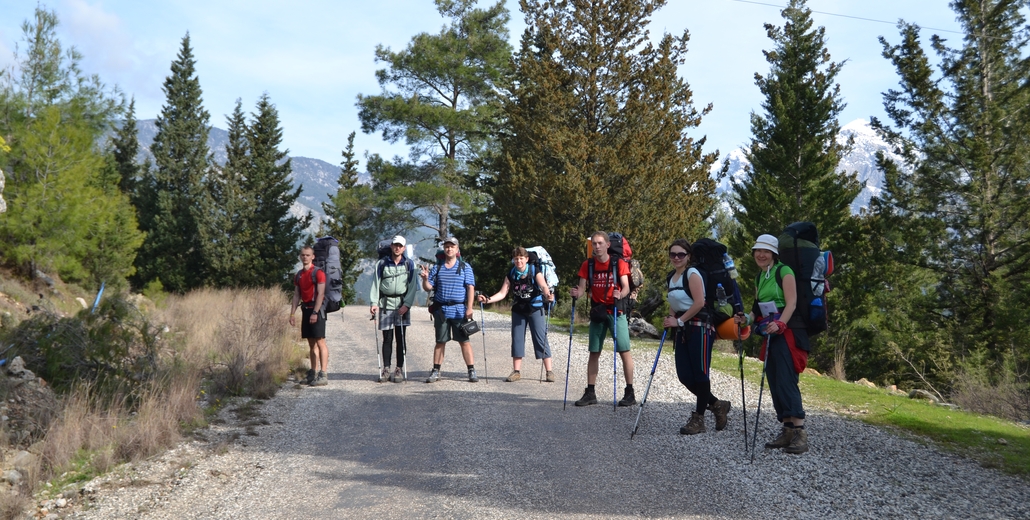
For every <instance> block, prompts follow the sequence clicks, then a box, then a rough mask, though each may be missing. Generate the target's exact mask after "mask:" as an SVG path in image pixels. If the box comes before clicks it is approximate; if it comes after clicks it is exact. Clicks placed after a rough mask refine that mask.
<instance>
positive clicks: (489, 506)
mask: <svg viewBox="0 0 1030 520" xmlns="http://www.w3.org/2000/svg"><path fill="white" fill-rule="evenodd" d="M414 312H415V313H416V314H415V320H414V321H415V323H414V324H413V326H412V327H411V328H410V329H409V333H408V350H409V352H408V358H409V363H408V364H409V377H410V381H409V382H407V383H404V384H393V383H381V384H380V383H375V382H373V377H374V375H375V374H376V350H375V348H376V347H375V343H374V341H373V327H372V324H371V322H369V321H368V319H367V316H368V314H367V309H365V308H363V307H359V306H353V307H348V308H347V309H345V310H344V312H342V313H337V314H335V315H333V316H331V318H330V323H329V327H328V343H329V347H330V352H331V354H330V369H331V370H330V374H329V379H330V381H329V386H327V387H321V388H307V387H300V386H298V385H293V384H288V385H286V386H284V388H283V390H282V391H280V392H279V394H278V395H277V396H276V397H275V398H274V399H273V400H271V401H269V402H268V403H266V404H264V405H263V408H262V412H263V415H264V416H265V417H266V418H268V422H269V423H270V424H269V425H266V426H258V427H256V428H254V427H252V428H251V429H252V431H251V435H242V436H238V438H237V435H238V434H237V435H232V436H228V437H226V438H227V439H229V440H231V442H227V443H222V444H221V448H220V449H219V448H215V449H212V448H211V445H212V444H213V443H211V442H201V441H191V442H188V443H185V444H183V445H182V446H180V447H179V448H177V449H175V450H172V451H171V452H168V453H166V454H164V455H162V456H161V457H158V458H155V459H153V460H150V461H146V462H144V463H140V464H136V465H133V466H131V467H127V468H125V469H123V470H121V471H120V472H117V473H116V474H114V475H111V476H108V477H106V478H105V479H104V480H100V481H96V482H94V483H91V484H89V485H88V486H87V489H88V493H87V494H88V496H90V497H91V500H90V504H89V506H88V507H87V508H85V509H80V510H79V511H78V512H76V513H75V514H74V515H73V516H75V517H78V518H105V519H107V518H153V519H158V518H160V519H165V518H167V519H180V518H204V519H208V518H251V519H263V518H277V519H279V518H297V519H305V520H307V519H312V518H381V519H392V518H476V519H488V518H516V517H517V518H557V517H562V518H629V517H645V518H770V519H774V518H775V519H782V518H819V519H827V518H1030V484H1028V483H1027V482H1025V481H1022V480H1019V479H1017V478H1013V477H1009V476H1006V475H1003V474H1001V473H999V472H997V471H994V470H990V469H984V468H982V467H980V466H979V465H977V464H976V463H975V462H972V461H968V460H965V459H962V458H959V457H955V456H952V455H949V454H944V453H941V452H938V451H935V450H933V449H930V448H927V447H925V446H923V445H921V444H918V443H916V442H912V441H909V440H904V439H900V438H898V437H896V436H894V435H891V434H889V433H886V432H884V431H881V430H878V429H876V428H872V427H870V426H866V425H864V424H862V423H860V422H858V421H854V420H850V419H846V418H842V417H839V416H837V415H834V414H831V413H828V412H821V411H819V410H811V411H810V414H809V421H808V422H807V423H806V426H807V428H808V429H809V435H810V444H811V450H810V451H809V452H808V453H807V454H804V455H801V456H791V455H787V454H784V453H781V452H780V451H778V450H776V451H772V450H768V451H767V450H763V449H762V447H761V444H762V443H763V442H765V441H766V440H768V439H770V438H771V437H772V436H773V435H774V434H775V433H776V430H777V425H776V424H775V423H774V420H773V417H772V416H773V413H772V411H771V410H772V403H771V402H770V401H769V400H768V393H766V400H765V402H764V403H763V408H762V423H761V425H760V434H759V438H758V441H759V447H758V454H757V457H756V459H755V461H754V463H753V464H750V463H749V459H748V458H747V457H746V456H745V455H744V452H743V443H744V433H743V422H742V418H741V417H742V416H741V413H740V410H741V406H740V404H741V403H740V380H739V379H734V378H733V377H732V376H729V375H724V374H719V373H716V374H714V376H713V392H714V393H715V394H716V395H717V396H718V397H720V398H722V399H728V400H730V401H731V402H732V403H733V411H732V412H731V414H730V424H729V427H728V428H727V429H726V430H724V431H721V432H716V431H715V430H714V423H713V419H712V418H711V415H709V416H708V418H707V420H708V432H707V433H705V434H700V435H695V436H681V435H679V432H678V431H679V427H680V426H681V425H682V424H683V423H685V422H686V420H687V419H688V418H689V414H690V410H691V409H692V408H693V405H694V404H693V403H694V400H693V397H692V396H690V395H689V394H688V393H687V391H686V390H685V389H684V388H683V387H682V386H681V385H680V384H679V383H678V381H677V380H676V377H675V372H674V367H673V359H672V355H671V354H672V353H671V350H670V349H668V347H669V346H670V345H669V343H666V347H667V348H666V350H665V351H664V352H663V355H662V358H661V361H660V363H659V368H658V372H657V375H656V376H655V380H654V385H653V386H652V388H651V394H650V397H649V399H648V402H647V406H646V408H645V411H644V418H643V420H642V421H641V425H640V430H639V431H638V433H637V435H636V437H635V438H634V439H633V440H630V431H631V429H632V427H633V423H634V420H635V419H636V416H637V410H638V408H637V407H636V406H633V407H630V408H619V409H617V410H613V409H612V406H610V405H606V404H605V403H611V398H612V386H611V382H612V380H611V373H612V365H611V363H612V356H611V349H610V346H611V345H610V342H609V344H608V348H607V349H606V350H605V355H603V356H602V357H601V372H600V373H601V375H600V377H599V379H598V387H597V394H598V399H599V401H600V402H601V404H599V405H597V406H590V407H586V408H577V407H574V406H572V401H574V400H575V399H578V398H579V397H580V395H581V394H582V391H583V388H584V386H585V384H586V345H585V343H582V342H579V341H578V340H577V341H576V342H575V343H574V344H573V346H572V370H571V374H570V383H569V406H568V408H567V409H565V410H563V409H562V395H563V391H564V388H565V387H564V374H565V366H566V353H567V349H568V344H569V337H568V333H567V331H565V332H562V331H559V330H553V331H552V332H551V334H550V336H549V337H550V341H551V345H552V346H553V347H554V361H555V373H556V374H558V375H559V378H558V382H557V383H541V382H539V381H538V379H537V377H538V371H539V369H540V364H539V362H537V361H536V360H533V359H530V358H527V360H526V362H525V364H524V366H523V379H522V380H521V381H519V382H517V383H506V382H504V377H505V376H507V375H508V373H509V372H510V370H511V358H510V350H509V344H510V343H509V332H508V331H509V323H510V322H509V318H508V317H505V316H501V315H491V314H490V313H487V315H486V329H487V330H486V334H485V338H486V351H487V360H486V361H487V362H488V365H486V364H485V363H484V360H483V349H484V346H483V345H484V339H483V338H484V336H482V335H479V334H477V335H475V336H474V337H473V338H472V340H473V343H472V344H473V347H474V352H475V356H476V367H477V369H478V370H479V375H480V378H481V379H480V382H478V383H469V382H468V381H467V380H466V378H465V368H464V363H463V362H462V360H461V353H460V350H459V349H458V347H457V344H455V343H451V344H449V345H448V348H447V356H446V359H445V361H444V366H443V375H444V378H443V380H441V381H440V382H438V383H434V384H425V383H423V380H424V378H425V377H426V375H428V371H429V369H430V368H431V366H432V342H433V339H432V337H433V335H432V324H431V322H430V321H429V317H428V314H426V311H425V309H424V308H417V309H415V311H414ZM341 315H342V318H341ZM478 317H479V313H478V311H477V318H478ZM634 350H636V355H635V356H634V357H635V360H636V375H635V377H636V381H635V383H636V384H635V387H636V388H637V398H638V399H640V398H641V397H642V396H643V393H644V388H645V387H646V385H647V378H648V374H649V373H650V370H651V366H652V362H653V359H654V349H653V348H648V349H640V350H637V349H634ZM484 365H486V366H484ZM487 372H488V374H487ZM618 372H619V378H620V382H619V397H621V393H622V388H623V386H624V384H623V382H622V381H621V379H622V368H621V367H619V370H618ZM484 375H487V376H488V377H483V376H484ZM757 394H758V392H757V388H755V387H754V386H753V385H752V386H750V387H749V389H748V401H749V402H748V405H747V410H748V416H749V422H748V423H749V431H751V432H753V431H754V424H753V423H754V419H755V415H754V410H755V405H756V400H757ZM228 432H229V427H228V426H214V427H212V429H211V432H209V433H208V436H209V437H211V438H215V437H217V436H219V435H228Z"/></svg>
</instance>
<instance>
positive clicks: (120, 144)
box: [111, 98, 140, 195]
mask: <svg viewBox="0 0 1030 520" xmlns="http://www.w3.org/2000/svg"><path fill="white" fill-rule="evenodd" d="M111 148H112V150H111V152H112V155H113V157H114V163H115V165H116V168H117V170H118V187H119V188H120V189H121V190H122V193H126V194H128V195H132V193H134V192H135V191H136V182H138V180H139V175H140V165H139V163H137V162H136V154H138V153H139V139H138V137H137V130H136V99H135V98H133V99H132V100H131V101H129V109H128V111H126V113H125V118H124V120H123V122H122V125H121V126H120V127H119V128H118V130H117V131H115V134H114V138H113V139H112V140H111Z"/></svg>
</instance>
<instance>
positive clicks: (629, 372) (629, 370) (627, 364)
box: [619, 350, 633, 385]
mask: <svg viewBox="0 0 1030 520" xmlns="http://www.w3.org/2000/svg"><path fill="white" fill-rule="evenodd" d="M619 357H620V358H622V373H623V374H625V376H626V384H627V385H632V384H633V356H631V355H630V353H629V351H628V350H627V351H625V352H619Z"/></svg>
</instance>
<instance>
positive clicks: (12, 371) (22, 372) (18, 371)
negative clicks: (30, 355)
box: [7, 356, 36, 379]
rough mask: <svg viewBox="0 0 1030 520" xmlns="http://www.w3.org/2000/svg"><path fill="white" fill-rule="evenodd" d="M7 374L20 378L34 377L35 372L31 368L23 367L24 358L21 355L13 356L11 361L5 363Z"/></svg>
mask: <svg viewBox="0 0 1030 520" xmlns="http://www.w3.org/2000/svg"><path fill="white" fill-rule="evenodd" d="M7 375H9V376H11V377H17V378H20V379H35V378H36V374H33V373H32V371H31V370H29V369H27V368H25V360H24V359H22V358H21V356H15V357H14V359H12V360H11V363H10V364H8V365H7Z"/></svg>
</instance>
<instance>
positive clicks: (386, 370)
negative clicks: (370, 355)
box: [377, 367, 390, 383]
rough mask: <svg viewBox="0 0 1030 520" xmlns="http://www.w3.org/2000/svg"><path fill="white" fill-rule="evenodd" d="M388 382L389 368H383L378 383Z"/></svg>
mask: <svg viewBox="0 0 1030 520" xmlns="http://www.w3.org/2000/svg"><path fill="white" fill-rule="evenodd" d="M389 380H390V367H384V368H383V371H382V372H380V373H379V381H377V382H379V383H385V382H387V381H389Z"/></svg>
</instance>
